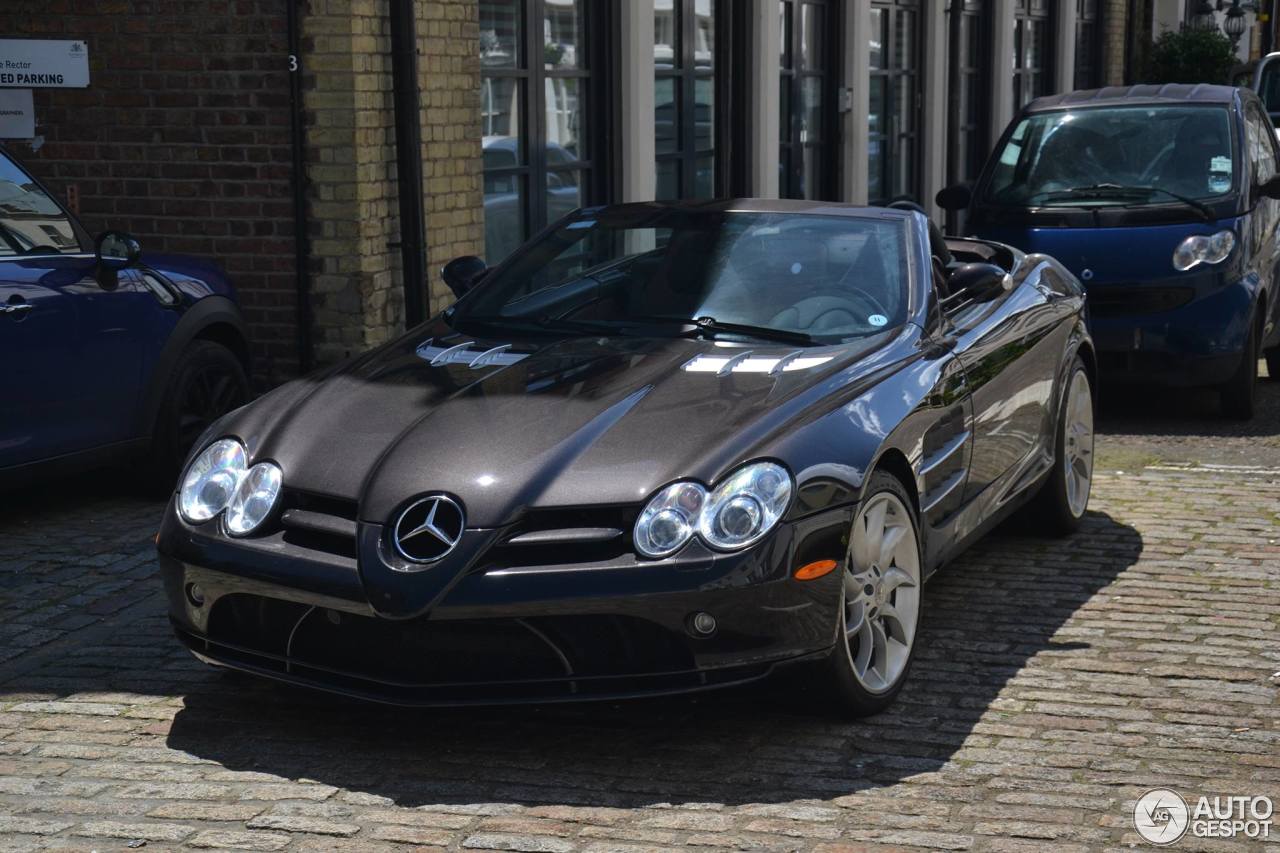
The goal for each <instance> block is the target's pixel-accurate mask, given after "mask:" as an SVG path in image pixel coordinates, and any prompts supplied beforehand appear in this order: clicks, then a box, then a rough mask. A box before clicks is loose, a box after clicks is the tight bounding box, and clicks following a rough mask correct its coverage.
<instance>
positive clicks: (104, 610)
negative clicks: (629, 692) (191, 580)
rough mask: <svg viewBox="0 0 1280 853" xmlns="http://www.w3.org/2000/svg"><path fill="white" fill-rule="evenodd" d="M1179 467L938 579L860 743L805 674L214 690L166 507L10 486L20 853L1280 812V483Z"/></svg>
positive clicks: (847, 831) (598, 837) (982, 551)
mask: <svg viewBox="0 0 1280 853" xmlns="http://www.w3.org/2000/svg"><path fill="white" fill-rule="evenodd" d="M1105 440H1106V441H1107V443H1108V444H1109V445H1111V451H1114V452H1115V453H1117V454H1120V455H1123V454H1124V453H1125V452H1128V451H1126V448H1125V444H1124V440H1123V439H1122V438H1117V437H1110V438H1107V439H1105ZM1171 461H1175V462H1176V461H1178V460H1176V459H1172V460H1171ZM1175 467H1176V466H1173V465H1163V466H1161V467H1156V468H1146V469H1143V470H1135V471H1128V472H1126V473H1124V474H1115V473H1105V474H1103V475H1102V476H1101V477H1100V479H1099V481H1098V483H1097V486H1096V492H1095V500H1094V503H1093V507H1092V511H1091V514H1090V516H1089V518H1088V520H1087V523H1086V524H1085V527H1084V530H1083V531H1081V532H1080V533H1078V534H1077V535H1076V536H1075V537H1073V538H1072V539H1070V540H1067V541H1065V542H1047V541H1043V540H1039V539H1035V538H1030V537H1027V536H1024V535H1022V534H1021V533H1020V532H1019V531H1018V530H1017V529H1016V528H1015V529H1006V530H1003V531H1000V532H998V533H997V534H996V535H994V536H993V537H991V538H988V540H986V541H985V542H983V543H982V544H980V545H979V546H977V547H976V548H975V549H974V550H973V551H971V552H970V553H969V554H968V555H967V556H966V557H964V558H963V559H962V560H961V561H959V562H958V563H956V564H955V565H953V566H951V567H949V568H948V569H947V570H946V571H945V572H944V573H943V574H941V575H939V576H938V578H937V579H936V581H935V582H933V583H931V584H930V586H929V589H928V591H927V596H926V598H927V607H926V612H925V617H924V621H923V625H922V629H921V635H920V639H919V642H920V647H919V651H918V659H917V662H916V665H915V667H914V670H913V672H912V675H911V680H910V683H909V685H908V687H907V689H906V690H905V691H904V692H903V694H902V695H901V697H900V699H899V701H898V703H897V705H896V706H895V707H894V708H893V709H892V710H891V711H890V712H888V713H886V714H883V715H881V716H879V717H876V718H874V719H871V720H867V721H865V722H861V723H847V722H841V721H837V720H835V719H833V718H831V717H830V716H827V715H824V714H823V713H822V709H821V707H820V706H818V705H817V700H816V698H815V697H813V696H812V695H810V694H809V693H807V692H805V691H804V690H803V689H802V685H800V684H798V683H796V682H795V681H794V680H779V681H775V682H770V683H768V684H765V685H763V686H760V687H757V688H753V689H750V690H737V691H732V692H724V693H718V694H712V695H708V696H705V697H702V698H699V699H697V700H691V699H681V700H670V701H661V702H644V703H632V704H620V705H592V706H581V707H556V708H541V709H538V708H529V709H515V710H494V711H464V712H405V711H399V710H394V709H386V708H382V707H377V706H366V705H358V704H355V703H351V702H347V701H344V700H339V699H335V698H330V697H327V696H324V695H319V694H313V693H309V692H304V691H300V690H295V689H290V688H285V687H278V686H275V685H271V684H267V683H260V682H258V681H255V680H252V679H247V678H243V677H237V676H231V675H225V674H219V673H217V672H215V671H212V670H210V669H208V668H206V667H203V666H202V665H200V664H198V663H197V662H196V661H195V660H194V659H192V658H191V657H190V656H189V655H187V654H186V653H185V652H184V651H181V650H179V648H178V646H177V644H176V642H174V641H173V640H172V639H171V637H170V635H169V631H168V627H167V624H166V621H165V618H164V615H163V609H162V604H161V596H160V592H159V583H158V578H157V577H156V567H155V563H154V561H153V559H152V546H151V534H152V532H153V530H154V527H155V524H156V521H157V515H158V512H159V509H160V508H159V505H157V504H155V503H149V502H144V501H139V500H133V499H122V498H120V497H116V496H111V495H108V494H104V493H102V492H101V491H95V486H94V485H92V484H93V483H94V482H101V480H102V479H103V478H101V477H99V478H91V479H90V481H89V482H88V483H87V484H81V483H72V484H65V485H63V486H61V487H60V488H59V489H58V491H59V492H68V491H77V492H81V494H78V496H77V497H74V498H66V497H63V498H61V499H56V498H54V497H51V496H49V495H45V496H43V497H36V498H34V499H26V498H24V499H22V500H20V501H19V500H16V499H15V498H13V497H10V498H7V499H6V500H9V501H10V505H9V506H8V507H7V509H6V511H4V512H2V513H0V850H10V849H16V850H27V849H33V848H51V849H68V850H89V849H94V850H104V851H105V850H114V849H126V848H128V847H133V848H136V847H139V846H142V845H144V844H145V847H146V849H170V848H179V847H189V848H221V847H227V848H239V849H250V850H344V849H349V850H361V851H364V850H379V849H397V848H402V849H408V848H409V847H410V846H415V845H422V846H436V847H441V848H447V849H453V850H457V849H466V850H470V849H497V850H529V851H553V853H556V852H557V851H585V852H586V853H606V851H620V853H625V852H626V851H632V850H641V849H660V850H669V849H682V848H683V849H690V850H698V851H701V850H711V849H737V850H764V851H771V850H779V851H783V850H786V851H789V850H801V851H822V853H837V851H853V850H861V849H865V848H877V849H879V848H882V847H884V848H894V849H917V848H920V849H947V850H1009V851H1020V850H1038V849H1044V848H1045V847H1048V846H1052V848H1053V849H1055V850H1059V851H1071V850H1077V849H1080V850H1083V849H1099V848H1115V849H1129V847H1131V846H1132V845H1133V844H1135V843H1139V844H1140V839H1139V837H1138V836H1137V834H1136V833H1135V832H1134V831H1133V828H1132V826H1131V822H1130V815H1131V810H1132V807H1133V803H1134V801H1135V800H1136V798H1137V797H1138V796H1140V795H1141V794H1142V793H1144V792H1145V791H1147V790H1148V789H1150V788H1152V787H1156V786H1167V787H1171V788H1174V789H1175V790H1178V791H1180V792H1182V793H1183V794H1185V795H1199V794H1202V793H1203V794H1209V795H1214V794H1221V795H1240V794H1264V795H1270V796H1271V797H1272V798H1274V799H1276V800H1277V801H1280V701H1278V699H1280V642H1278V640H1280V471H1276V472H1270V471H1266V470H1262V469H1255V470H1252V471H1241V470H1236V469H1231V470H1207V469H1204V468H1194V469H1190V470H1175V469H1174V468H1175ZM97 488H101V487H97ZM15 504H16V505H15ZM1275 829H1276V831H1277V832H1276V834H1277V835H1280V824H1278V825H1277V826H1276V827H1275ZM1243 846H1244V845H1242V844H1240V843H1238V842H1230V843H1229V842H1225V841H1218V842H1207V841H1193V840H1191V839H1190V838H1188V839H1185V840H1184V841H1183V842H1182V843H1181V844H1180V845H1179V847H1178V849H1205V850H1216V849H1240V848H1241V847H1243ZM1259 846H1261V845H1259ZM1271 849H1277V848H1276V847H1271Z"/></svg>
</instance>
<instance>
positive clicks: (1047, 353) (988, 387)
mask: <svg viewBox="0 0 1280 853" xmlns="http://www.w3.org/2000/svg"><path fill="white" fill-rule="evenodd" d="M1050 298H1051V297H1050V296H1049V295H1048V294H1047V293H1046V291H1044V290H1041V289H1040V288H1039V287H1036V286H1034V285H1032V284H1030V283H1027V282H1025V281H1024V282H1023V283H1021V284H1017V285H1015V286H1014V287H1013V288H1012V289H1011V290H1010V292H1008V293H1006V294H1005V295H1003V296H1002V297H1000V298H998V299H995V300H993V301H991V302H986V303H979V304H974V305H969V306H966V307H960V308H959V309H958V310H956V311H954V313H952V314H951V315H950V318H949V319H950V321H951V324H952V326H953V328H954V336H955V340H956V344H955V353H956V355H957V357H958V358H959V359H960V361H961V363H962V364H963V365H964V370H965V377H966V379H967V380H968V384H969V393H970V398H971V403H972V406H973V457H972V462H971V464H970V467H969V479H968V482H967V483H966V484H965V497H964V500H965V503H968V502H969V501H971V500H973V499H975V498H977V497H978V496H979V495H981V493H982V492H983V491H984V490H985V489H987V488H988V487H989V486H991V485H992V484H993V483H996V482H997V481H999V480H1000V479H1001V478H1002V477H1005V476H1006V475H1009V476H1010V477H1011V478H1012V479H1011V482H1016V481H1017V478H1016V477H1014V474H1017V473H1020V472H1022V471H1023V470H1024V469H1028V465H1027V463H1028V462H1029V460H1031V459H1032V457H1033V453H1034V452H1035V451H1036V450H1037V447H1041V448H1043V446H1044V440H1043V437H1044V436H1045V435H1047V434H1052V432H1051V431H1052V429H1053V423H1052V418H1053V410H1054V405H1053V399H1054V398H1053V388H1054V384H1055V378H1056V372H1057V368H1058V365H1059V363H1060V359H1061V352H1062V349H1061V347H1062V346H1063V344H1064V341H1063V340H1060V339H1058V338H1060V336H1054V335H1053V334H1052V332H1053V329H1054V324H1053V323H1052V322H1051V321H1050V319H1049V318H1048V317H1047V316H1046V306H1047V305H1048V303H1049V300H1050ZM1050 446H1051V445H1050ZM1004 497H1005V495H1004V494H998V495H994V496H991V500H1003V499H1004Z"/></svg>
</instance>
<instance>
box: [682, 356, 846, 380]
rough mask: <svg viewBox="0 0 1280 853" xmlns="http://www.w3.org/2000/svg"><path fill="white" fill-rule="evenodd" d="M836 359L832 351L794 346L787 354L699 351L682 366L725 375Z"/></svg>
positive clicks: (787, 370) (776, 372) (805, 367)
mask: <svg viewBox="0 0 1280 853" xmlns="http://www.w3.org/2000/svg"><path fill="white" fill-rule="evenodd" d="M834 359H835V356H834V355H807V354H806V350H796V351H794V352H789V353H787V354H786V355H781V356H778V355H755V354H754V353H752V352H751V350H743V351H742V352H741V353H738V354H737V355H699V356H696V357H694V358H693V359H691V360H690V361H687V362H685V364H684V366H683V367H682V368H681V369H682V370H684V371H686V372H688V373H714V374H715V375H716V376H728V375H729V374H731V373H764V374H768V375H769V376H777V375H779V374H781V373H790V372H792V371H793V370H812V369H813V368H815V367H821V366H822V365H824V364H826V363H827V362H829V361H832V360H834Z"/></svg>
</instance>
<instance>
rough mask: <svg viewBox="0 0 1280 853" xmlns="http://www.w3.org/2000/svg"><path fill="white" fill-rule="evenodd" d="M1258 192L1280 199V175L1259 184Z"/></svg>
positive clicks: (1267, 196)
mask: <svg viewBox="0 0 1280 853" xmlns="http://www.w3.org/2000/svg"><path fill="white" fill-rule="evenodd" d="M1277 132H1280V131H1277ZM1257 193H1258V195H1259V196H1260V197H1262V198H1277V199H1280V175H1277V176H1275V177H1274V178H1272V179H1271V180H1269V181H1266V182H1264V183H1261V184H1258V190H1257Z"/></svg>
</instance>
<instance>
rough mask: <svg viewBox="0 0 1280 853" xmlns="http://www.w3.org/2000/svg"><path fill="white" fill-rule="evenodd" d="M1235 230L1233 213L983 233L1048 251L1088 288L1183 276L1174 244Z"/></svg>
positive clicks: (1009, 228) (1024, 247)
mask: <svg viewBox="0 0 1280 853" xmlns="http://www.w3.org/2000/svg"><path fill="white" fill-rule="evenodd" d="M1223 230H1235V231H1237V234H1238V233H1239V231H1238V228H1237V221H1236V220H1235V219H1220V220H1218V221H1217V222H1199V221H1197V222H1183V223H1176V224H1168V225H1148V226H1141V227H1136V226H1130V227H1115V226H1112V227H1103V228H1018V227H1013V226H998V225H993V226H988V227H985V228H982V229H980V234H981V236H982V237H984V238H985V239H989V240H996V241H998V242H1001V243H1008V244H1009V245H1011V246H1016V247H1017V248H1019V249H1022V250H1023V251H1024V252H1027V253H1032V252H1037V253H1040V254H1044V255H1049V256H1051V257H1053V258H1055V259H1057V260H1058V262H1059V263H1061V264H1062V265H1063V266H1065V267H1066V268H1067V269H1069V270H1070V271H1071V272H1072V274H1073V275H1075V276H1076V278H1078V279H1080V280H1081V281H1082V282H1083V283H1084V285H1085V287H1086V289H1087V288H1089V287H1096V286H1098V285H1107V284H1132V283H1136V282H1142V281H1149V280H1154V279H1167V278H1170V277H1179V276H1181V277H1185V274H1180V273H1178V272H1177V271H1176V270H1175V269H1174V268H1173V250H1174V249H1176V248H1177V247H1178V244H1179V243H1181V242H1182V241H1183V240H1185V239H1186V238H1187V237H1190V236H1191V235H1193V234H1215V233H1217V232H1218V231H1223Z"/></svg>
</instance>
